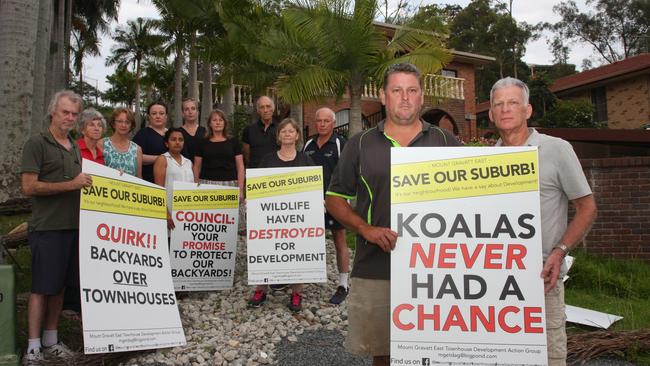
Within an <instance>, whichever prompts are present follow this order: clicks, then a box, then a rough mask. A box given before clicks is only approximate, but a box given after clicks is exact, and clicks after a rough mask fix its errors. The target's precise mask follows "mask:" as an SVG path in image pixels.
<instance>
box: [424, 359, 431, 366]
mask: <svg viewBox="0 0 650 366" xmlns="http://www.w3.org/2000/svg"><path fill="white" fill-rule="evenodd" d="M422 366H431V360H430V359H429V358H427V357H425V358H422Z"/></svg>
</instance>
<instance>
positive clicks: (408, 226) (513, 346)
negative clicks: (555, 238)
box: [391, 147, 547, 365]
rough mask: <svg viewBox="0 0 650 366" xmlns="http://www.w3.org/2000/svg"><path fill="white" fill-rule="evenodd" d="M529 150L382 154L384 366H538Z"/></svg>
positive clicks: (533, 170) (534, 200)
mask: <svg viewBox="0 0 650 366" xmlns="http://www.w3.org/2000/svg"><path fill="white" fill-rule="evenodd" d="M538 167H539V165H538V163H537V148H536V147H522V148H496V147H490V148H470V147H462V148H400V149H392V150H391V226H392V229H393V230H395V231H396V232H397V233H398V235H399V237H398V240H397V244H396V248H395V250H394V251H393V253H392V254H391V364H392V365H430V364H431V365H433V364H438V363H444V364H450V365H468V364H472V365H487V364H492V365H514V364H516V365H546V363H547V356H546V329H545V328H546V327H545V316H544V283H543V280H542V279H541V278H540V272H541V270H542V243H541V236H542V233H541V232H540V209H539V185H538V174H539V169H538Z"/></svg>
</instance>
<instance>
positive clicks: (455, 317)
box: [442, 305, 467, 332]
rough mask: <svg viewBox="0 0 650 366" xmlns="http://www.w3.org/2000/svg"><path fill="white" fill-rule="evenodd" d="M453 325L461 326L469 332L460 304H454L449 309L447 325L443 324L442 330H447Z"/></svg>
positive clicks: (464, 330)
mask: <svg viewBox="0 0 650 366" xmlns="http://www.w3.org/2000/svg"><path fill="white" fill-rule="evenodd" d="M451 327H459V328H460V329H461V330H462V331H463V332H467V324H465V320H464V319H463V314H461V313H460V309H459V308H458V305H452V306H451V309H449V314H448V315H447V320H446V321H445V325H443V326H442V331H443V332H446V331H448V330H449V328H451Z"/></svg>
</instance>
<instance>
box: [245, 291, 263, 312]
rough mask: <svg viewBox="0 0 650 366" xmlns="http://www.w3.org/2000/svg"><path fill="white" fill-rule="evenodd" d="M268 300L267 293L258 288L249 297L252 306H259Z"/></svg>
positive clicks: (249, 304) (249, 303)
mask: <svg viewBox="0 0 650 366" xmlns="http://www.w3.org/2000/svg"><path fill="white" fill-rule="evenodd" d="M265 302H266V293H265V292H264V291H262V290H257V291H255V293H254V294H253V296H251V298H250V299H248V306H249V307H251V308H259V307H260V306H262V305H263V304H264V303H265Z"/></svg>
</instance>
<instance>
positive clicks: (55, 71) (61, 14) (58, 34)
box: [47, 0, 66, 97]
mask: <svg viewBox="0 0 650 366" xmlns="http://www.w3.org/2000/svg"><path fill="white" fill-rule="evenodd" d="M65 3H66V0H58V2H57V4H58V5H57V6H56V8H55V9H56V10H55V11H54V24H53V27H52V48H51V51H50V52H51V53H50V60H51V63H50V69H49V70H50V71H49V74H48V92H47V96H48V97H49V96H52V95H54V93H56V92H57V91H59V90H61V89H63V88H65V69H64V65H65V60H64V47H65V40H64V38H65Z"/></svg>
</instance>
